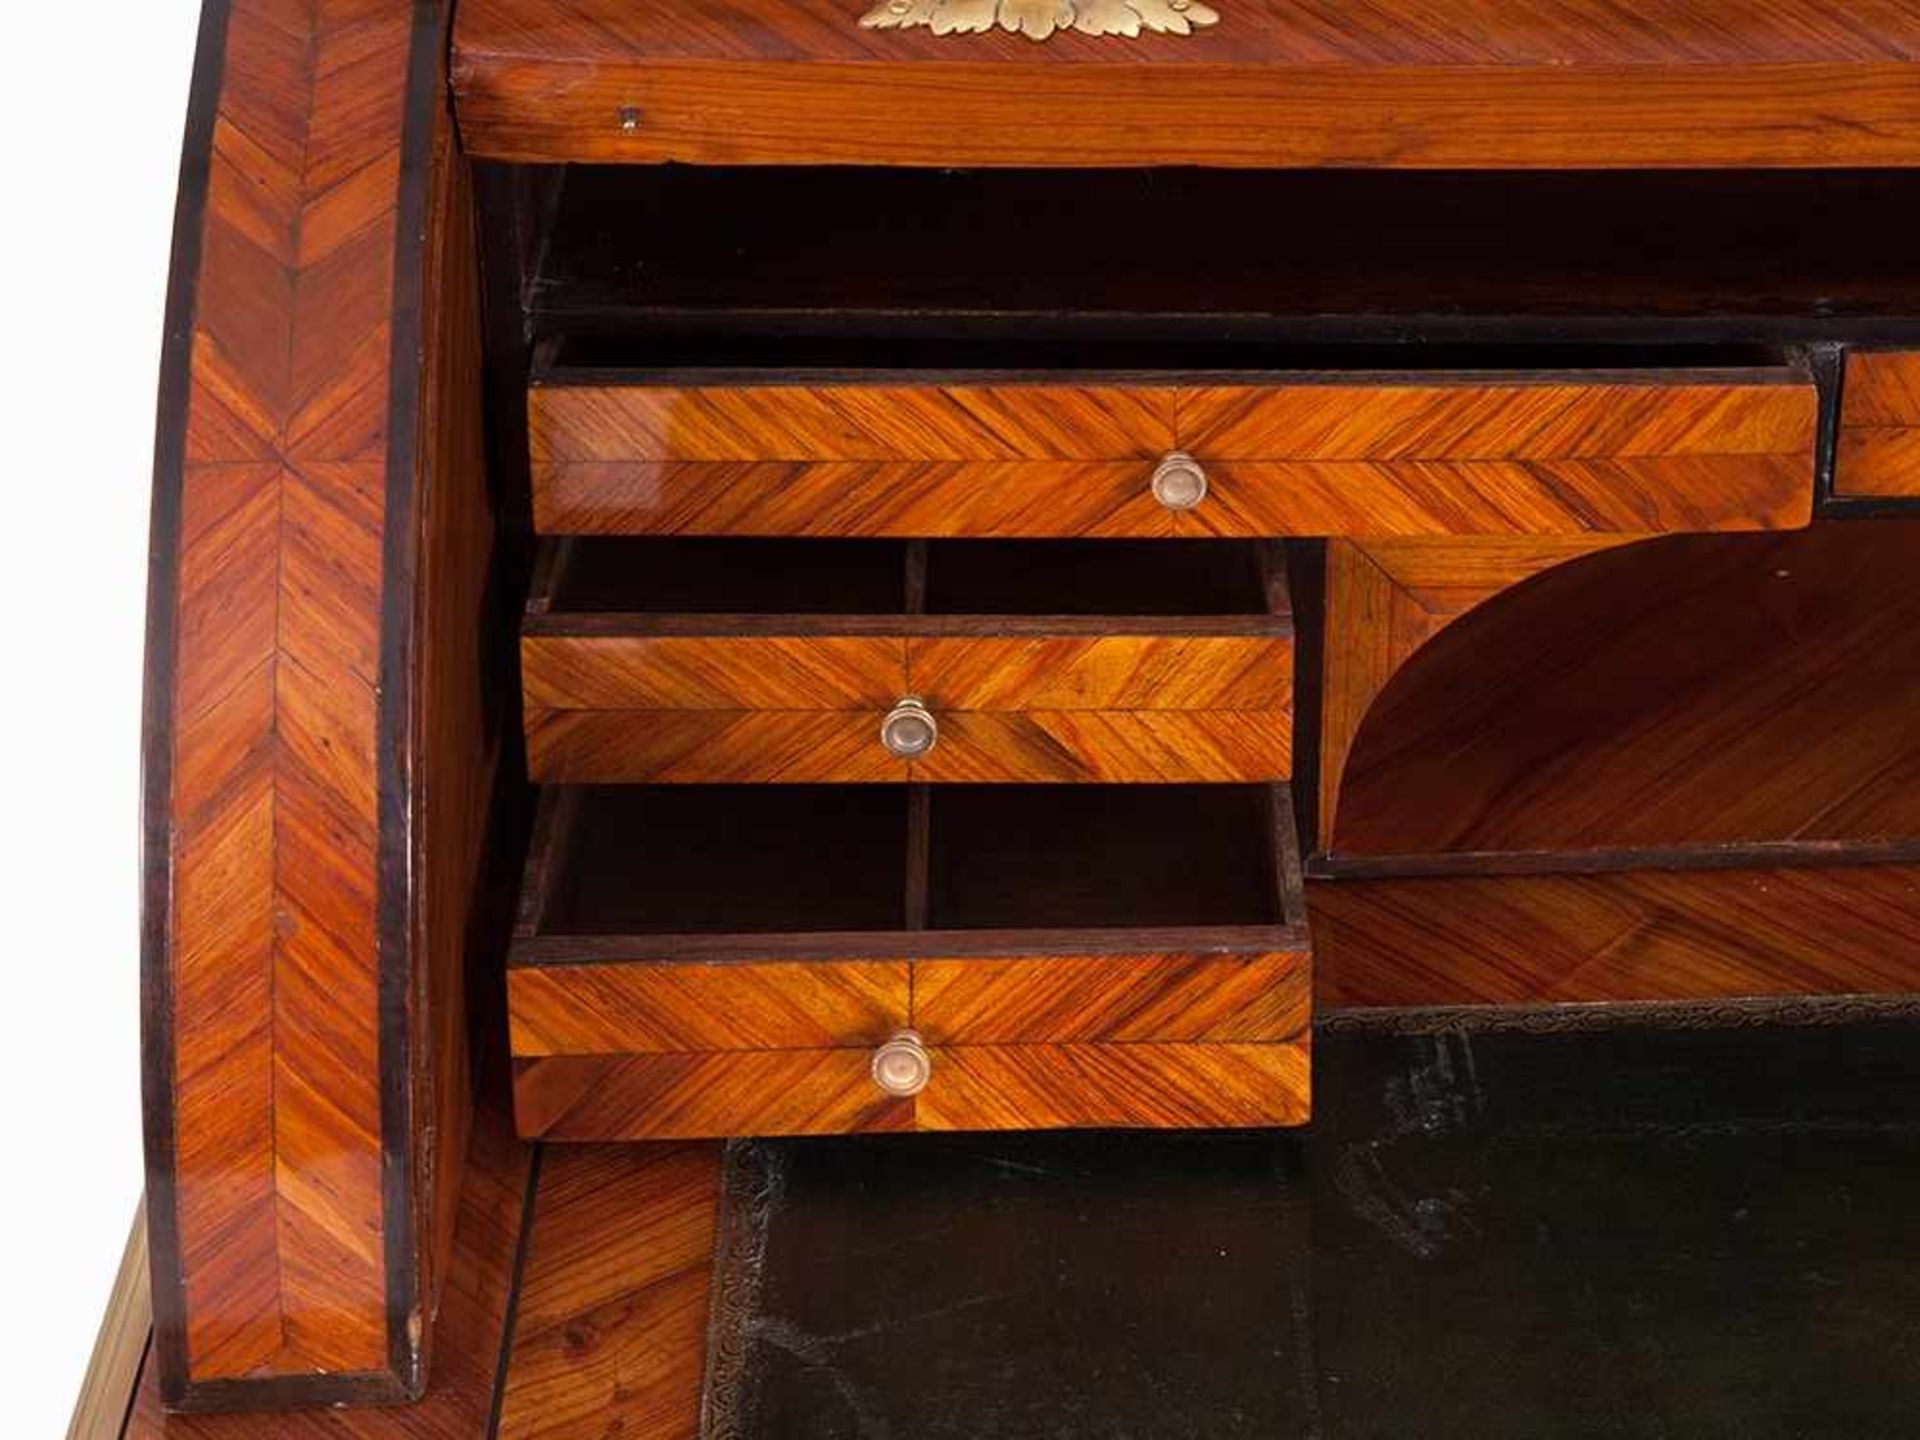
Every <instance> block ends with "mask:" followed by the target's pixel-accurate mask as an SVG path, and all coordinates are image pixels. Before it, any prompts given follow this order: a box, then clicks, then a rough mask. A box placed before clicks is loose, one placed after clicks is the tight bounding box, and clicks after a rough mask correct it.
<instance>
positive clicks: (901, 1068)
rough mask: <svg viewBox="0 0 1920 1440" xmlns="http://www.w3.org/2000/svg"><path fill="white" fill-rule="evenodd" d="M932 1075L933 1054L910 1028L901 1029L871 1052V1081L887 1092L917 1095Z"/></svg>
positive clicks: (900, 1094)
mask: <svg viewBox="0 0 1920 1440" xmlns="http://www.w3.org/2000/svg"><path fill="white" fill-rule="evenodd" d="M932 1078H933V1056H931V1055H929V1054H928V1053H927V1047H926V1046H924V1045H922V1044H921V1043H920V1036H919V1035H918V1034H917V1033H916V1032H915V1031H912V1030H901V1031H897V1032H896V1033H895V1034H894V1037H893V1038H892V1039H891V1040H889V1041H887V1043H886V1044H884V1045H882V1046H881V1047H880V1048H879V1049H878V1050H876V1051H874V1052H873V1083H874V1084H876V1085H878V1086H879V1087H880V1088H881V1089H882V1090H884V1091H886V1092H887V1094H889V1095H898V1096H901V1097H902V1098H905V1097H906V1096H909V1095H918V1094H919V1093H920V1092H921V1091H922V1090H924V1089H926V1088H927V1081H929V1080H931V1079H932Z"/></svg>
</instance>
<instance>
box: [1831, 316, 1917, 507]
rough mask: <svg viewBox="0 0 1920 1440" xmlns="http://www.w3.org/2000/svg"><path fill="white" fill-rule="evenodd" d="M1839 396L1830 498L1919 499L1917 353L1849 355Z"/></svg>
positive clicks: (1897, 351)
mask: <svg viewBox="0 0 1920 1440" xmlns="http://www.w3.org/2000/svg"><path fill="white" fill-rule="evenodd" d="M1840 395H1841V409H1840V440H1839V449H1838V453H1837V454H1836V455H1835V457H1834V465H1833V488H1834V493H1835V494H1838V495H1850V496H1871V497H1879V498H1916V497H1920V353H1916V352H1914V351H1911V350H1855V351H1852V352H1850V353H1849V354H1848V356H1847V368H1846V381H1845V384H1844V386H1843V388H1842V389H1841V392H1840Z"/></svg>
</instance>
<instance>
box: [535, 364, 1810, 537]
mask: <svg viewBox="0 0 1920 1440" xmlns="http://www.w3.org/2000/svg"><path fill="white" fill-rule="evenodd" d="M568 355H569V351H568V350H567V349H566V347H564V346H563V347H561V349H560V351H559V353H558V356H557V357H554V356H550V357H548V359H547V360H546V361H545V362H543V364H542V365H541V367H540V368H539V369H538V370H537V372H536V376H535V382H536V383H535V384H534V385H533V388H532V389H531V391H530V398H529V402H528V404H529V424H530V440H531V446H532V477H533V504H534V522H535V525H536V527H537V528H538V529H540V530H541V531H543V532H545V533H550V534H632V535H662V534H677V535H808V536H815V537H828V536H855V535H866V536H905V537H914V536H919V537H928V536H968V535H972V536H1001V537H1005V536H1098V537H1106V538H1112V537H1117V536H1135V537H1171V536H1207V535H1212V536H1223V537H1259V536H1288V535H1302V536H1307V535H1344V536H1351V537H1357V538H1383V537H1397V536H1422V535H1584V534H1663V533H1670V532H1680V531H1713V530H1756V529H1784V528H1793V527H1797V526H1800V525H1804V524H1806V523H1807V520H1808V517H1809V515H1810V514H1811V508H1812V503H1813V474H1814V438H1815V431H1816V428H1817V420H1816V417H1817V411H1818V408H1819V407H1818V398H1817V395H1816V391H1815V385H1814V381H1813V379H1812V376H1811V375H1810V373H1809V372H1808V371H1807V369H1806V368H1805V367H1804V366H1802V365H1798V364H1793V363H1781V364H1745V365H1732V366H1728V367H1725V368H1698V369H1595V370H1574V371H1550V370H1458V371H1449V370H1435V371H1428V372H1418V373H1410V374H1390V373H1379V372H1354V373H1340V372H1325V373H1321V372H1279V373H1268V372H1240V371H1235V372H1208V373H1185V374H1183V373H1176V372H1155V371H1147V372H1122V373H1097V372H1075V371H1067V370H1061V371H1051V372H1049V371H1029V372H1017V373H998V372H962V373H940V372H933V371H919V372H915V371H906V372H901V371H872V372H817V371H810V370H804V369H797V370H790V371H784V372H751V371H730V370H724V369H715V370H705V371H689V372H677V373H672V374H667V373H658V372H648V371H644V370H625V371H622V370H606V369H601V368H596V367H594V366H592V365H590V364H587V363H581V364H574V363H570V362H569V359H568Z"/></svg>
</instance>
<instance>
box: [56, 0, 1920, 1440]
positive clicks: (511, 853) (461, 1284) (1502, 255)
mask: <svg viewBox="0 0 1920 1440" xmlns="http://www.w3.org/2000/svg"><path fill="white" fill-rule="evenodd" d="M1142 3H1148V0H1125V4H1124V5H1118V6H1116V5H1115V4H1114V0H1098V5H1096V3H1095V0H1071V4H1069V3H1067V0H1062V5H1061V6H1060V7H1056V10H1055V14H1056V15H1061V14H1065V15H1067V16H1068V17H1069V18H1071V16H1072V15H1075V14H1078V13H1079V12H1078V11H1075V10H1073V6H1075V5H1084V6H1086V7H1087V9H1088V12H1089V16H1091V15H1092V14H1095V13H1098V14H1100V15H1108V14H1113V15H1117V14H1118V10H1119V9H1120V8H1125V6H1126V5H1131V6H1132V7H1133V9H1132V11H1131V12H1130V13H1136V14H1137V13H1138V12H1139V6H1140V4H1142ZM902 4H903V6H904V8H903V9H896V10H895V11H893V12H892V13H893V14H896V15H904V16H908V17H910V18H918V17H919V16H920V12H921V11H923V10H924V11H925V16H926V18H929V19H933V18H935V17H936V16H940V15H945V14H946V13H947V9H948V7H951V6H960V7H963V8H964V7H966V6H971V7H972V8H973V9H974V10H979V9H980V5H981V0H902ZM865 8H866V7H863V6H862V4H861V3H859V0H731V3H728V4H724V5H711V6H695V5H689V4H685V3H675V0H565V3H561V0H461V3H459V4H458V5H457V6H453V5H450V4H447V3H444V0H435V3H423V4H420V5H415V6H405V5H399V4H397V3H386V0H376V3H372V4H366V5H357V6H344V5H341V6H336V5H332V4H321V5H319V6H312V5H306V4H295V3H292V0H262V3H258V4H255V3H247V4H239V3H234V4H229V3H227V0H210V3H209V7H208V20H207V25H206V28H205V32H204V35H203V45H202V53H201V59H200V63H199V69H198V73H197V77H196V88H195V98H194V101H193V110H192V114H191V116H190V119H189V128H188V137H187V159H186V164H185V167H184V171H183V185H182V203H181V212H180V222H179V226H180V236H179V239H180V243H179V245H178V246H177V248H176V266H175V274H174V280H173V289H172V292H171V297H170V307H169V315H170V322H169V330H168V334H169V341H168V350H167V356H166V362H165V369H164V376H163V385H162V412H161V413H162V418H161V428H160V444H159V454H158V460H157V465H156V480H155V493H156V525H155V552H154V553H155V568H154V579H153V610H152V615H153V620H152V639H151V646H150V650H151V657H152V658H151V663H150V683H149V704H148V726H147V737H148V738H147V752H146V753H147V774H148V782H147V799H146V805H147V811H146V820H147V833H148V837H149V846H148V863H147V870H148V888H147V892H146V903H147V921H146V931H145V942H144V944H145V950H144V961H143V964H144V976H145V1006H146V1021H147V1031H146V1060H147V1102H148V1113H149V1126H148V1129H149V1177H150V1181H149V1201H148V1203H149V1211H150V1214H151V1216H152V1220H151V1234H152V1239H153V1246H152V1250H153V1258H152V1273H153V1276H154V1289H153V1301H154V1305H153V1315H154V1320H153V1324H154V1330H153V1342H152V1344H151V1346H150V1347H149V1348H148V1350H147V1352H146V1355H145V1359H144V1363H143V1366H142V1368H141V1372H140V1375H139V1378H138V1383H137V1387H136V1388H135V1393H134V1394H133V1396H132V1399H131V1404H130V1407H129V1408H127V1409H125V1410H124V1412H121V1413H124V1414H125V1423H124V1425H122V1424H121V1423H120V1421H119V1414H118V1413H112V1412H114V1407H113V1406H112V1405H111V1404H105V1405H101V1404H99V1403H97V1397H96V1403H95V1404H94V1406H93V1408H92V1409H90V1410H89V1411H88V1412H87V1413H88V1414H90V1415H95V1416H98V1415H107V1414H110V1413H112V1419H111V1420H97V1421H92V1422H90V1423H91V1424H92V1425H93V1427H94V1428H93V1429H92V1431H91V1432H90V1433H91V1434H95V1435H107V1434H125V1435H129V1436H148V1437H152V1436H206V1437H209V1440H222V1437H234V1440H239V1437H244V1436H252V1435H264V1434H272V1435H276V1436H295V1437H297V1436H304V1435H309V1434H311V1435H316V1436H318V1435H334V1434H338V1435H356V1436H364V1437H382V1436H386V1435H390V1434H392V1435H400V1434H407V1435H420V1436H429V1435H431V1436H440V1435H445V1436H449V1437H463V1440H464V1437H475V1436H492V1435H500V1436H508V1437H534V1436H541V1437H574V1436H588V1435H601V1434H610V1433H613V1432H614V1430H615V1429H616V1428H618V1429H619V1431H620V1433H623V1434H629V1435H644V1436H646V1437H648V1440H655V1437H658V1440H679V1437H687V1440H691V1437H693V1436H695V1435H696V1434H700V1433H701V1431H700V1423H701V1422H700V1413H701V1412H700V1406H701V1384H702V1376H703V1374H704V1373H705V1372H704V1366H705V1359H706V1346H707V1343H708V1334H709V1329H708V1319H709V1299H710V1294H709V1288H710V1285H711V1284H712V1280H711V1276H712V1274H713V1273H714V1272H713V1266H712V1261H713V1255H712V1251H713V1247H714V1245H715V1237H716V1235H717V1234H718V1233H720V1228H721V1227H722V1225H723V1222H724V1220H725V1212H724V1208H723V1206H722V1203H721V1157H722V1142H723V1141H724V1139H725V1138H726V1137H729V1136H739V1135H748V1134H752V1135H763V1136H791V1135H798V1134H822V1135H839V1134H844V1133H847V1132H851V1131H856V1130H872V1131H896V1130H909V1129H986V1130H994V1129H1008V1130H1028V1129H1042V1128H1048V1127H1064V1128H1069V1129H1071V1128H1076V1127H1084V1126H1102V1127H1114V1131H1113V1134H1114V1137H1115V1138H1114V1143H1115V1144H1117V1145H1118V1144H1124V1143H1126V1142H1125V1139H1124V1132H1125V1130H1126V1129H1127V1128H1129V1127H1170V1128H1181V1127H1196V1126H1239V1127H1260V1126H1306V1127H1307V1129H1306V1130H1305V1132H1304V1136H1305V1138H1300V1139H1298V1140H1297V1141H1289V1142H1288V1143H1290V1144H1293V1143H1297V1144H1300V1145H1304V1146H1307V1147H1309V1148H1310V1147H1311V1146H1312V1145H1313V1144H1314V1143H1315V1140H1314V1138H1313V1137H1315V1136H1316V1135H1317V1134H1319V1133H1320V1131H1319V1130H1318V1129H1317V1128H1316V1127H1318V1126H1320V1125H1321V1123H1322V1122H1321V1121H1319V1120H1316V1119H1315V1118H1314V1116H1315V1114H1316V1106H1317V1105H1318V1104H1319V1103H1320V1097H1319V1096H1318V1095H1317V1094H1316V1083H1317V1082H1316V1076H1317V1075H1318V1074H1319V1073H1320V1067H1319V1066H1318V1065H1316V1063H1315V1060H1314V1043H1315V1031H1316V1029H1319V1030H1322V1031H1327V1032H1329V1033H1334V1034H1340V1035H1345V1034H1348V1033H1350V1032H1353V1030H1354V1027H1359V1029H1365V1027H1367V1026H1370V1025H1384V1026H1387V1027H1390V1028H1392V1027H1398V1028H1397V1029H1395V1031H1394V1033H1405V1034H1414V1035H1425V1034H1429V1033H1431V1034H1444V1035H1448V1036H1455V1035H1472V1034H1476V1033H1480V1032H1482V1031H1500V1032H1502V1033H1503V1034H1513V1033H1524V1034H1542V1035H1552V1034H1559V1033H1562V1032H1567V1031H1572V1032H1579V1033H1584V1031H1585V1030H1588V1029H1597V1030H1600V1031H1611V1030H1613V1029H1617V1028H1619V1027H1622V1026H1643V1027H1648V1030H1649V1033H1653V1032H1658V1033H1660V1034H1662V1035H1665V1036H1668V1037H1669V1040H1671V1037H1672V1036H1674V1035H1680V1036H1682V1037H1684V1036H1687V1035H1714V1036H1722V1037H1724V1035H1725V1034H1727V1033H1728V1032H1729V1031H1731V1030H1744V1029H1752V1030H1753V1031H1754V1032H1755V1034H1756V1035H1759V1036H1761V1037H1763V1038H1761V1039H1758V1040H1756V1041H1755V1044H1756V1045H1757V1046H1758V1047H1759V1049H1758V1050H1756V1052H1755V1053H1761V1052H1762V1051H1764V1050H1765V1049H1766V1047H1767V1046H1768V1045H1774V1044H1777V1045H1778V1046H1779V1047H1781V1048H1780V1053H1783V1054H1784V1053H1786V1052H1787V1051H1788V1050H1792V1051H1793V1053H1795V1054H1796V1055H1797V1054H1801V1053H1802V1052H1803V1051H1804V1052H1805V1053H1808V1054H1811V1053H1814V1052H1816V1051H1818V1052H1819V1053H1821V1054H1826V1053H1828V1051H1827V1050H1822V1049H1821V1046H1822V1045H1823V1044H1827V1042H1823V1041H1820V1040H1818V1039H1817V1038H1816V1039H1813V1040H1809V1039H1808V1038H1807V1037H1808V1036H1810V1035H1812V1036H1816V1037H1817V1036H1819V1035H1822V1034H1826V1035H1828V1036H1829V1037H1831V1036H1832V1035H1835V1034H1844V1033H1847V1032H1848V1030H1849V1027H1872V1026H1889V1025H1891V1026H1899V1025H1906V1024H1911V1023H1912V1022H1913V1020H1914V1018H1915V1017H1916V1015H1917V1014H1920V999H1916V996H1917V995H1920V718H1917V717H1920V587H1917V586H1916V585H1915V584H1914V583H1913V577H1914V576H1915V574H1916V573H1920V439H1916V437H1920V261H1917V260H1916V258H1915V251H1914V248H1913V245H1912V240H1911V237H1912V235H1913V233H1914V230H1915V226H1916V223H1920V183H1917V182H1916V180H1915V172H1916V170H1920V98H1916V97H1920V86H1916V85H1915V83H1914V80H1915V67H1916V64H1920V10H1916V9H1915V8H1914V7H1913V6H1911V5H1908V4H1906V3H1904V0H1884V3H1875V4H1872V5H1869V6H1866V7H1864V8H1863V7H1860V6H1854V7H1850V8H1849V9H1848V11H1847V12H1846V13H1845V14H1844V15H1843V14H1840V13H1839V12H1836V11H1834V10H1832V9H1831V7H1827V6H1822V5H1819V4H1815V3H1813V0H1804V3H1803V0H1769V3H1767V4H1764V5H1759V6H1743V7H1737V8H1738V12H1739V13H1738V14H1735V13H1733V11H1734V10H1735V8H1736V7H1732V6H1726V7H1719V6H1703V5H1698V4H1689V3H1683V0H1629V3H1624V4H1617V5H1613V6H1609V7H1607V12H1606V15H1605V17H1604V23H1601V22H1600V21H1598V20H1596V19H1595V17H1594V16H1588V15H1584V14H1583V12H1581V11H1580V9H1579V7H1577V6H1575V7H1567V6H1558V7H1555V6H1547V7H1538V6H1532V7H1511V6H1506V5H1491V4H1485V3H1480V0H1376V3H1372V4H1367V5H1363V6H1358V7H1354V6H1343V7H1317V8H1316V7H1312V6H1301V5H1296V4H1291V3H1285V0H1215V3H1214V5H1213V7H1212V8H1213V9H1215V10H1217V11H1218V12H1219V18H1218V21H1217V23H1213V24H1205V25H1200V26H1197V27H1194V28H1193V29H1192V32H1191V33H1187V34H1182V33H1175V32H1176V31H1177V29H1178V27H1177V26H1176V27H1173V29H1170V30H1167V31H1165V32H1163V33H1145V34H1141V35H1138V36H1134V37H1131V38H1129V37H1127V36H1124V35H1107V36H1098V37H1096V36H1093V35H1090V34H1086V33H1082V32H1081V31H1076V30H1074V29H1072V28H1071V27H1070V26H1069V27H1066V28H1062V29H1060V30H1059V31H1058V32H1057V33H1053V34H1050V35H1049V36H1048V37H1047V38H1046V39H1045V40H1036V39H1031V38H1028V37H1026V36H1023V35H1017V34H1013V33H1009V32H1008V31H1006V30H1000V29H994V30H989V31H987V32H986V33H979V34H942V33H936V32H935V28H934V27H933V26H931V25H928V26H920V25H903V26H899V27H893V28H886V27H881V28H875V27H871V26H870V27H862V26H861V24H860V23H859V21H860V19H861V16H862V14H863V13H865ZM987 8H988V9H993V8H994V7H993V6H992V5H991V4H990V3H989V4H988V5H987ZM1042 8H1044V7H1042ZM1189 8H1191V7H1189ZM1032 9H1033V7H1032V6H1031V5H1022V4H1018V3H1016V0H1000V13H1005V12H1007V11H1014V12H1018V13H1021V14H1024V13H1026V12H1028V11H1030V10H1032ZM1155 13H1156V14H1158V13H1159V12H1158V11H1157V10H1156V12H1155ZM1167 13H1168V14H1169V15H1171V14H1174V13H1176V12H1174V11H1168V12H1167ZM1036 23H1037V22H1036ZM1089 23H1091V21H1090V20H1089ZM1166 23H1167V24H1168V25H1169V26H1171V25H1172V21H1170V20H1169V21H1167V22H1166ZM1149 29H1150V31H1151V27H1149ZM583 817H584V818H583ZM674 817H679V818H678V819H675V818H674ZM516 910H517V914H516ZM1863 1033H1864V1031H1863ZM1764 1037H1772V1038H1764ZM1448 1043H1451V1042H1448ZM1460 1043H1462V1044H1466V1043H1468V1042H1466V1041H1461V1042H1460ZM1502 1043H1503V1044H1505V1043H1508V1042H1507V1041H1503V1042H1502ZM1512 1043H1516V1044H1520V1043H1524V1041H1522V1040H1514V1041H1512ZM1542 1043H1545V1042H1544V1041H1543V1042H1542ZM1650 1043H1652V1042H1650ZM1659 1043H1661V1044H1667V1043H1669V1041H1661V1042H1659ZM1674 1043H1678V1044H1680V1045H1681V1047H1682V1048H1684V1043H1685V1042H1684V1040H1682V1041H1680V1042H1674ZM1721 1043H1722V1041H1721V1040H1712V1041H1704V1040H1703V1041H1702V1042H1701V1044H1702V1046H1703V1047H1705V1049H1712V1048H1713V1047H1714V1046H1716V1045H1720V1044H1721ZM1809 1047H1811V1048H1809ZM1829 1048H1830V1049H1831V1048H1832V1047H1829ZM1543 1053H1544V1052H1543ZM1554 1053H1561V1052H1557V1051H1556V1052H1554ZM1567 1053H1571V1051H1568V1052H1567ZM1608 1053H1610V1054H1611V1053H1614V1052H1612V1051H1609V1052H1608ZM1702 1053H1705V1050H1704V1049H1703V1052H1702ZM1715 1053H1718V1052H1717V1051H1716V1052H1715ZM1833 1053H1834V1054H1835V1055H1837V1056H1838V1057H1839V1058H1837V1059H1836V1060H1835V1062H1834V1063H1835V1064H1836V1066H1841V1067H1842V1068H1844V1065H1845V1064H1846V1063H1850V1061H1849V1060H1848V1057H1847V1054H1846V1053H1845V1046H1844V1045H1841V1046H1839V1048H1838V1049H1837V1050H1834V1051H1833ZM1796 1063H1798V1062H1796ZM1809 1063H1811V1062H1809ZM1328 1073H1332V1072H1328ZM1342 1073H1344V1072H1342ZM1356 1073H1357V1072H1356ZM1876 1073H1877V1072H1876ZM1862 1074H1863V1075H1865V1074H1866V1072H1865V1071H1863V1072H1862ZM1860 1083H1862V1084H1866V1083H1869V1082H1868V1081H1867V1080H1866V1079H1862V1081H1861V1082H1860ZM1345 1093H1346V1092H1343V1091H1336V1092H1335V1097H1336V1099H1337V1098H1338V1097H1339V1096H1340V1095H1342V1094H1345ZM1340 1103H1342V1104H1344V1103H1345V1102H1344V1101H1340ZM1343 1113H1344V1112H1343ZM641 1137H647V1138H645V1139H642V1138H641ZM613 1141H629V1142H635V1143H628V1144H612V1143H607V1142H613ZM576 1142H584V1143H576ZM834 1143H842V1142H838V1141H836V1142H834ZM876 1143H878V1142H876ZM886 1143H893V1144H912V1143H918V1142H914V1141H891V1140H890V1141H888V1142H886ZM1022 1143H1026V1142H1022ZM1036 1143H1037V1142H1036ZM1072 1143H1073V1142H1072V1141H1071V1140H1063V1141H1061V1142H1060V1144H1061V1145H1062V1146H1063V1147H1066V1148H1067V1149H1070V1148H1071V1145H1072ZM1061 1153H1066V1150H1065V1149H1063V1150H1062V1152H1061ZM1303 1153H1304V1152H1303ZM136 1328H137V1327H136ZM122 1348H124V1347H122ZM169 1407H171V1409H169ZM382 1407H387V1408H382ZM225 1411H234V1412H237V1413H233V1414H225V1413H216V1412H225ZM710 1433H715V1434H716V1437H717V1433H718V1432H710ZM1006 1433H1007V1434H1008V1435H1009V1436H1012V1435H1015V1434H1025V1433H1028V1432H1025V1431H1018V1430H1015V1429H1009V1430H1007V1431H1006Z"/></svg>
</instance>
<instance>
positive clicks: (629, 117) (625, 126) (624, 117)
mask: <svg viewBox="0 0 1920 1440" xmlns="http://www.w3.org/2000/svg"><path fill="white" fill-rule="evenodd" d="M620 129H621V131H622V133H624V134H627V135H633V134H637V133H638V132H639V129H640V107H639V106H638V105H623V106H621V107H620Z"/></svg>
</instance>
